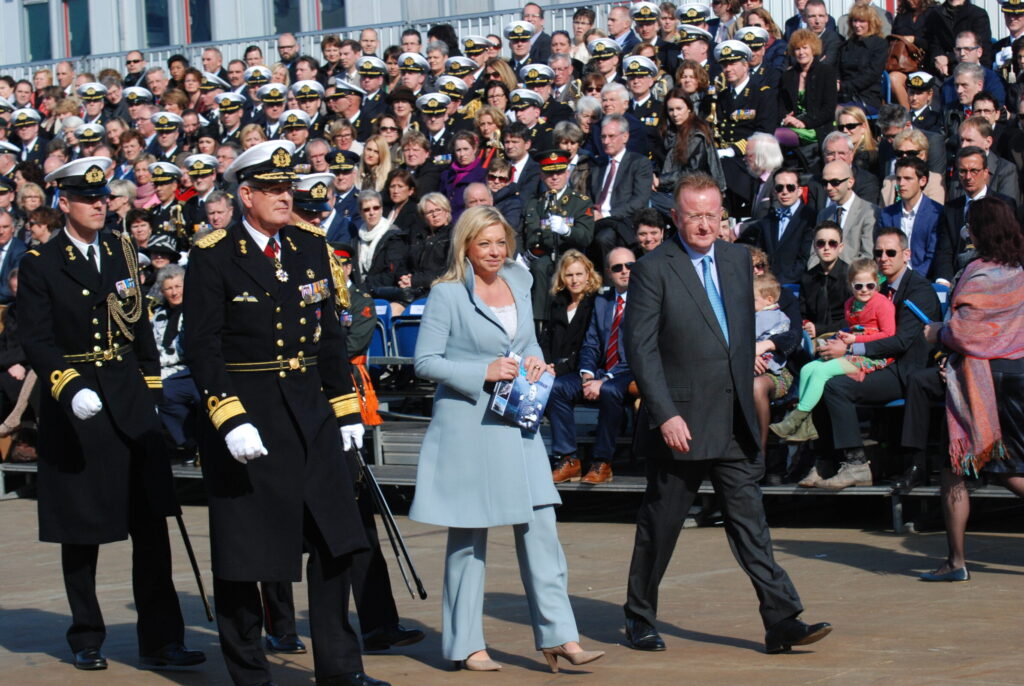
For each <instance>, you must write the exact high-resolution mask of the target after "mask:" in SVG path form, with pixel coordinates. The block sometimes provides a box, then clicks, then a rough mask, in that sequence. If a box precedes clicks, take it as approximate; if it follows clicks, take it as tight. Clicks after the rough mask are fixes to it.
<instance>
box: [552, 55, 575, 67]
mask: <svg viewBox="0 0 1024 686" xmlns="http://www.w3.org/2000/svg"><path fill="white" fill-rule="evenodd" d="M559 62H565V63H567V64H571V63H572V58H570V57H569V56H568V55H563V54H562V53H559V52H556V53H553V54H552V55H551V57H549V58H548V66H549V67H553V66H555V64H557V63H559Z"/></svg>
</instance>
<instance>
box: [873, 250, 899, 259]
mask: <svg viewBox="0 0 1024 686" xmlns="http://www.w3.org/2000/svg"><path fill="white" fill-rule="evenodd" d="M898 254H899V250H893V249H892V248H889V249H888V250H875V259H876V260H877V259H878V258H880V257H881V256H882V255H885V256H886V257H896V255H898Z"/></svg>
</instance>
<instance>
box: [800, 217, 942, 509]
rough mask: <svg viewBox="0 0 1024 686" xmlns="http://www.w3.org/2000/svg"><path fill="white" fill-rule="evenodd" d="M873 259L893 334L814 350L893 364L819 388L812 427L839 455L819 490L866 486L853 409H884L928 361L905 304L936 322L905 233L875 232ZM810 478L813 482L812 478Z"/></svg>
mask: <svg viewBox="0 0 1024 686" xmlns="http://www.w3.org/2000/svg"><path fill="white" fill-rule="evenodd" d="M875 261H876V262H877V263H878V270H879V272H880V273H881V274H882V275H883V276H885V278H886V283H885V285H884V286H883V287H882V291H881V295H882V296H884V297H887V298H889V299H890V300H891V301H892V303H893V305H895V306H896V333H895V334H894V335H892V336H889V337H888V338H881V339H878V340H875V341H871V342H869V343H854V344H853V345H851V346H849V347H848V346H847V345H846V344H845V343H843V342H842V341H840V340H839V339H830V340H828V341H826V343H825V344H824V345H823V346H822V347H819V348H818V355H819V357H821V359H823V360H831V359H837V358H839V357H842V356H843V355H846V354H847V353H852V354H854V355H864V356H867V357H870V358H872V359H886V358H892V359H893V360H894V361H893V362H892V364H890V365H889V366H887V367H883V368H882V369H876V370H875V371H873V372H871V373H870V374H868V375H867V376H865V377H864V380H863V381H859V382H858V381H854V380H853V379H851V378H850V377H848V376H840V377H836V378H833V379H830V380H829V381H828V382H827V383H826V384H825V393H824V395H823V396H822V402H821V403H819V404H818V406H817V407H816V408H815V410H814V426H815V427H816V428H817V430H818V432H819V434H820V435H821V438H822V441H823V442H824V443H825V444H826V445H828V441H829V435H828V434H831V440H832V442H833V446H834V447H835V449H836V450H839V451H842V453H843V458H842V459H843V462H842V464H841V465H840V467H839V471H838V473H837V474H836V475H835V476H833V477H831V478H829V479H825V480H824V481H820V480H819V482H818V483H816V484H815V485H817V486H818V487H819V488H825V489H828V490H835V491H839V490H842V489H844V488H848V487H850V486H870V485H871V483H872V476H871V468H870V464H869V463H868V461H867V457H866V456H865V454H864V443H863V440H862V439H861V435H860V423H859V422H858V421H857V405H858V404H868V405H885V404H886V403H888V402H892V401H893V400H897V399H899V398H902V397H903V395H904V393H905V392H906V389H907V379H908V378H909V377H910V375H911V374H912V373H913V372H915V371H916V370H918V369H922V368H924V366H925V365H926V364H927V363H928V352H929V350H930V349H931V346H930V345H928V342H927V341H926V340H925V339H924V334H923V332H924V324H923V323H922V322H921V321H920V320H919V319H918V318H917V317H916V316H915V315H914V313H913V312H912V311H911V310H910V308H909V307H907V306H906V303H907V302H908V301H909V302H912V303H914V304H915V305H917V306H918V307H919V308H921V310H922V311H923V312H924V313H925V314H926V315H927V316H928V318H929V319H930V320H931V321H941V320H942V313H941V310H940V308H939V299H938V296H936V295H935V289H934V288H933V287H932V285H931V284H930V283H929V282H928V279H926V278H925V277H924V276H922V275H921V274H918V273H917V272H915V271H913V270H912V269H910V243H909V241H908V240H907V235H906V234H905V233H903V232H902V231H901V230H900V229H897V228H895V227H886V228H883V229H880V230H879V231H878V232H877V234H876V237H875ZM876 297H877V296H876ZM811 478H812V480H813V479H814V475H812V477H811Z"/></svg>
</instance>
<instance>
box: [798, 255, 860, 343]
mask: <svg viewBox="0 0 1024 686" xmlns="http://www.w3.org/2000/svg"><path fill="white" fill-rule="evenodd" d="M848 270H849V265H847V264H846V263H845V262H843V261H842V260H837V261H836V264H835V266H834V267H832V271H830V272H829V273H827V274H826V273H825V272H824V271H823V270H822V268H821V264H820V263H819V264H816V265H814V266H813V267H811V268H810V269H808V270H807V271H805V272H804V274H803V276H801V277H800V314H801V315H802V316H803V318H804V319H805V320H807V321H809V322H811V323H812V324H814V328H815V331H816V333H817V334H818V335H821V334H823V333H829V332H835V331H838V330H839V329H841V328H843V327H844V326H846V315H845V313H844V312H843V306H844V305H845V304H846V301H847V300H848V299H849V298H850V295H851V293H850V285H849V282H848V280H847V278H846V277H847V272H848Z"/></svg>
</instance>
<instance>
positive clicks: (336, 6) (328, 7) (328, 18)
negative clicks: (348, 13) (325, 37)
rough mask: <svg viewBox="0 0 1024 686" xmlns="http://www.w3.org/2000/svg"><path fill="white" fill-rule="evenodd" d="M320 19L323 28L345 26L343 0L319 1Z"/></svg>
mask: <svg viewBox="0 0 1024 686" xmlns="http://www.w3.org/2000/svg"><path fill="white" fill-rule="evenodd" d="M320 8H321V9H320V21H321V26H323V27H324V28H325V29H335V28H340V27H342V26H346V25H347V23H346V22H345V0H323V1H322V2H321V3H320Z"/></svg>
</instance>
